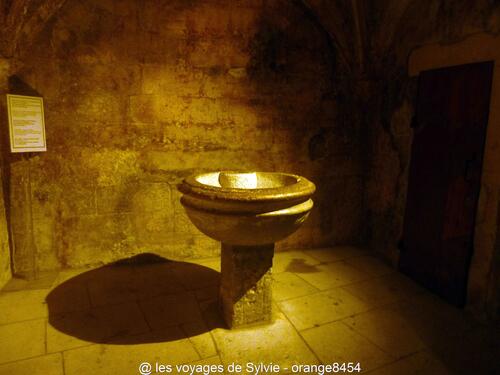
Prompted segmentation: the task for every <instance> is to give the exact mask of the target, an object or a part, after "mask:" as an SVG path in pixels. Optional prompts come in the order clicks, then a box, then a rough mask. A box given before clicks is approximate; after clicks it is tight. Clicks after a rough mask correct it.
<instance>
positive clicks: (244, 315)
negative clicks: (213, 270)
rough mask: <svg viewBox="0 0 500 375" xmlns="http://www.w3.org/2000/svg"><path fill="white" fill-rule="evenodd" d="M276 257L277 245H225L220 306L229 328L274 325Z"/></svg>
mask: <svg viewBox="0 0 500 375" xmlns="http://www.w3.org/2000/svg"><path fill="white" fill-rule="evenodd" d="M273 254H274V245H263V246H235V245H226V244H222V250H221V265H222V267H221V287H220V298H221V301H220V302H221V308H222V312H223V315H224V319H225V321H226V323H227V324H228V325H229V327H231V328H238V327H242V326H245V325H250V324H256V323H261V324H262V323H270V322H271V321H272V273H271V267H272V264H273Z"/></svg>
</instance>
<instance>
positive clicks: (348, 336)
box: [300, 322, 394, 371]
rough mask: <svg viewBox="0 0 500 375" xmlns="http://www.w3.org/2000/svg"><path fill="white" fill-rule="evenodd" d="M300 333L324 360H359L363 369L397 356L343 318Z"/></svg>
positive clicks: (375, 366)
mask: <svg viewBox="0 0 500 375" xmlns="http://www.w3.org/2000/svg"><path fill="white" fill-rule="evenodd" d="M300 334H301V336H302V337H303V338H304V340H305V341H306V342H307V344H308V345H309V347H310V348H311V349H312V350H313V351H314V353H316V355H317V356H318V357H319V359H320V360H321V361H322V362H323V363H325V364H326V363H334V362H337V363H343V362H346V363H348V362H354V363H359V364H360V366H361V369H362V371H367V370H371V369H374V368H377V367H379V366H382V365H384V364H387V363H390V362H394V358H393V357H391V356H390V355H388V354H387V353H385V352H384V351H382V350H381V349H380V348H378V347H377V346H375V345H374V344H372V343H371V342H370V341H368V340H367V339H366V338H364V337H363V336H361V335H359V334H358V333H356V332H354V331H353V330H352V329H351V328H349V327H348V326H346V325H345V324H344V323H342V322H334V323H328V324H325V325H322V326H319V327H315V328H311V329H308V330H305V331H302V332H301V333H300Z"/></svg>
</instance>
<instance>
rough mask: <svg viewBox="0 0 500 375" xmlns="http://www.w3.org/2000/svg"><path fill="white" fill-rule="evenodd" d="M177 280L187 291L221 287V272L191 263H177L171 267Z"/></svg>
mask: <svg viewBox="0 0 500 375" xmlns="http://www.w3.org/2000/svg"><path fill="white" fill-rule="evenodd" d="M171 267H172V270H173V272H174V273H175V275H176V277H177V279H178V280H179V282H180V283H181V284H182V286H183V287H184V288H185V289H186V290H197V289H200V288H205V287H207V286H215V285H219V282H220V272H218V271H214V270H213V269H212V268H209V267H206V266H203V265H198V264H195V263H190V262H175V263H172V265H171Z"/></svg>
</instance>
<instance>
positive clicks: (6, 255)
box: [0, 58, 11, 289]
mask: <svg viewBox="0 0 500 375" xmlns="http://www.w3.org/2000/svg"><path fill="white" fill-rule="evenodd" d="M9 69H10V64H9V62H8V60H7V59H2V58H0V95H2V94H3V93H5V92H6V91H7V86H8V84H7V82H8V75H9ZM0 116H2V118H3V119H6V113H5V103H3V102H2V103H0ZM2 121H5V120H0V124H3V122H2ZM4 129H5V127H4ZM4 149H5V144H4V143H3V142H2V143H0V289H1V288H2V287H3V286H4V285H5V283H6V282H7V281H8V280H9V279H10V278H11V264H10V261H11V257H10V247H9V231H8V225H7V216H6V212H5V203H6V201H5V194H4V182H5V181H4V179H3V176H4V173H3V172H4V170H5V165H4V154H5V152H4V151H5V150H4Z"/></svg>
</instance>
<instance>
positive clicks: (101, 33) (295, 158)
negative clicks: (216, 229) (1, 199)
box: [7, 0, 363, 273]
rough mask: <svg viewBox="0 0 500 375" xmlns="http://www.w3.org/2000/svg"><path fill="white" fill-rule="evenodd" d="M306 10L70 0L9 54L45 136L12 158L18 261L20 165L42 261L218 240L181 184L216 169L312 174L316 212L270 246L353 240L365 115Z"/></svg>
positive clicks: (273, 4)
mask: <svg viewBox="0 0 500 375" xmlns="http://www.w3.org/2000/svg"><path fill="white" fill-rule="evenodd" d="M302 12H303V10H302V9H301V8H300V7H297V6H296V4H295V3H294V2H290V1H280V0H276V1H265V2H264V1H258V0H255V1H250V0H248V1H245V0H239V1H222V0H192V1H182V0H174V1H153V0H147V1H139V0H122V1H120V0H105V1H102V0H99V1H97V0H95V1H94V0H92V1H77V0H68V1H67V2H66V3H65V5H64V6H63V7H62V9H61V10H60V12H59V13H58V14H57V16H55V17H54V19H53V20H52V21H51V22H49V23H48V24H47V25H46V27H45V28H44V30H43V31H42V32H41V33H40V35H39V36H38V38H37V39H36V40H35V41H34V45H33V47H32V48H31V49H29V52H26V53H24V54H23V55H21V56H17V57H16V60H15V62H14V66H13V68H12V72H13V73H14V75H13V76H12V77H11V86H10V92H13V93H19V94H29V95H39V96H42V97H43V98H44V102H45V117H46V133H47V146H48V151H47V152H45V153H39V154H36V155H31V156H30V158H29V162H26V161H23V160H21V159H20V158H19V157H16V156H10V157H9V161H8V162H9V172H8V174H7V176H8V179H9V181H8V182H9V186H10V190H9V192H8V195H9V196H8V200H9V202H10V203H9V204H10V207H11V210H10V212H11V213H12V217H11V221H12V223H11V225H12V241H13V254H14V268H15V269H14V271H15V272H19V273H22V272H23V267H24V266H23V259H24V258H25V257H26V254H24V253H23V251H22V243H23V241H24V240H25V238H26V235H27V233H26V228H27V227H26V222H27V220H28V219H29V218H28V217H27V216H26V212H29V211H28V210H26V207H27V205H29V200H28V199H26V196H25V193H24V190H23V184H22V181H23V179H24V178H26V176H27V174H28V173H29V175H30V180H31V207H30V208H31V212H32V220H33V235H34V239H35V241H34V242H35V245H36V251H37V253H38V267H39V268H40V269H41V270H44V269H55V268H60V267H79V266H84V265H89V264H100V263H106V262H109V261H113V260H116V259H119V258H123V257H127V256H131V255H134V254H137V253H140V252H154V253H157V254H159V255H161V256H165V257H167V258H173V259H185V258H193V257H198V258H200V257H207V256H213V255H216V254H219V251H220V249H219V244H218V243H216V242H215V241H213V240H211V239H209V238H207V237H206V236H204V235H202V234H201V233H199V232H198V231H197V230H196V229H195V228H194V227H193V226H192V224H191V223H190V222H189V220H188V218H187V216H186V214H185V213H184V211H183V208H182V207H181V205H180V203H179V192H178V191H177V184H179V183H180V182H181V181H182V179H183V178H184V177H185V176H187V175H189V174H192V173H197V172H202V171H211V170H223V169H238V170H263V171H285V172H291V173H297V174H300V175H303V176H305V177H307V178H309V179H311V180H312V181H313V182H315V183H316V185H317V187H318V191H317V194H316V196H315V203H316V206H315V208H314V210H313V212H312V214H311V217H310V219H309V220H308V221H307V222H306V223H305V225H304V227H303V228H302V229H300V230H299V231H298V232H297V233H296V234H294V235H293V236H291V237H290V238H289V239H287V240H285V241H283V242H282V243H280V244H278V249H284V248H291V247H295V248H298V247H318V246H324V245H327V244H335V243H337V244H347V243H348V244H353V243H359V242H361V241H362V240H363V238H362V235H360V233H362V230H361V225H362V208H363V207H362V205H363V179H362V173H363V171H362V165H361V161H362V157H361V136H360V133H361V129H360V122H359V121H357V120H356V116H355V114H353V116H352V118H351V117H350V116H346V114H349V108H348V107H346V106H343V107H342V108H340V106H339V103H338V101H337V99H336V96H335V95H333V94H332V92H334V91H336V92H338V91H340V90H342V85H344V86H345V87H348V86H349V83H348V82H344V83H343V84H342V83H340V84H339V85H340V86H339V85H337V87H333V81H332V76H335V75H336V74H337V72H336V71H335V67H336V61H335V58H336V57H335V56H334V54H333V55H332V56H333V57H332V56H329V55H328V53H329V52H328V45H327V42H326V41H325V38H324V34H322V33H321V32H320V31H318V28H317V25H315V24H314V22H312V21H311V20H310V19H308V18H307V17H304V15H303V13H302ZM330 52H332V51H330ZM333 52H334V51H333ZM339 76H340V74H339ZM338 82H341V81H338ZM354 112H355V111H353V113H354ZM28 168H29V171H28Z"/></svg>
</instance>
